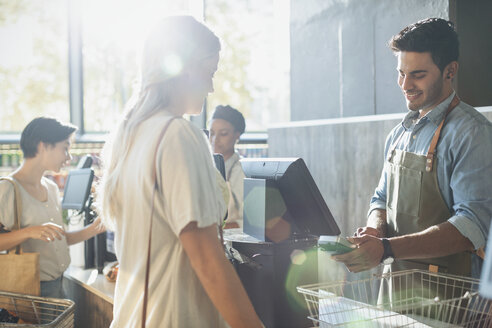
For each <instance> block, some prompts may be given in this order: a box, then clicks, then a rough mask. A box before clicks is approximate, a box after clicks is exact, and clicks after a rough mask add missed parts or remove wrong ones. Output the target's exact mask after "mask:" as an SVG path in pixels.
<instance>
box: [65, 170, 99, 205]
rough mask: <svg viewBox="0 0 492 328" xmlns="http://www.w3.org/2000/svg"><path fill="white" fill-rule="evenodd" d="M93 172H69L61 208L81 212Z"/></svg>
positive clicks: (89, 188)
mask: <svg viewBox="0 0 492 328" xmlns="http://www.w3.org/2000/svg"><path fill="white" fill-rule="evenodd" d="M93 178H94V171H93V170H92V169H90V168H86V169H77V170H71V171H70V172H69V173H68V177H67V182H66V183H65V188H64V191H63V200H62V208H63V209H70V210H79V211H80V210H82V209H83V208H84V206H85V203H86V202H87V199H88V198H89V194H90V191H91V185H92V180H93Z"/></svg>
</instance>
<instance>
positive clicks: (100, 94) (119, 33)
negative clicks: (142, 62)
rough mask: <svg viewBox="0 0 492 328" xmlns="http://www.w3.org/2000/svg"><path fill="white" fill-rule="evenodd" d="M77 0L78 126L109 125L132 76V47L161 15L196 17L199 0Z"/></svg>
mask: <svg viewBox="0 0 492 328" xmlns="http://www.w3.org/2000/svg"><path fill="white" fill-rule="evenodd" d="M81 6H82V19H83V20H82V44H83V48H82V53H83V79H84V91H83V92H84V126H85V130H86V132H89V133H90V132H106V131H109V130H110V129H111V128H112V127H113V126H114V125H115V124H116V122H117V121H118V119H119V118H120V117H121V115H122V113H123V111H124V107H125V104H126V103H127V101H128V100H129V98H130V97H131V96H132V94H133V91H134V89H135V87H136V82H137V78H138V67H139V63H138V62H137V52H138V51H139V50H140V49H141V47H142V42H143V40H144V39H145V36H146V34H147V31H148V30H149V29H150V28H151V27H152V25H154V24H155V23H156V21H157V20H158V19H160V18H162V17H164V16H166V15H172V14H188V15H193V16H195V17H197V19H202V17H203V2H202V0H187V1H173V0H164V1H163V0H148V1H136V0H127V1H121V0H85V1H83V2H82V3H81Z"/></svg>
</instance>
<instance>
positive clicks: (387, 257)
mask: <svg viewBox="0 0 492 328" xmlns="http://www.w3.org/2000/svg"><path fill="white" fill-rule="evenodd" d="M381 241H382V243H383V257H382V258H381V263H383V264H385V265H387V264H391V263H393V261H394V260H395V256H394V255H393V250H392V249H391V244H390V242H389V240H388V239H387V238H381Z"/></svg>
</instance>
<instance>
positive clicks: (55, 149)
mask: <svg viewBox="0 0 492 328" xmlns="http://www.w3.org/2000/svg"><path fill="white" fill-rule="evenodd" d="M75 131H76V127H74V126H72V125H69V124H63V123H61V122H60V121H58V120H56V119H53V118H48V117H38V118H36V119H34V120H32V121H31V122H30V123H29V124H28V125H27V126H26V127H25V128H24V130H23V131H22V135H21V140H20V146H21V149H22V152H23V154H24V161H23V163H22V165H21V166H20V167H19V168H18V169H17V170H16V171H15V172H13V173H12V174H11V175H10V177H12V178H13V180H14V182H15V183H16V184H17V187H18V189H19V192H20V196H21V202H22V216H21V218H20V225H21V229H20V230H13V231H11V230H12V228H13V226H14V220H15V218H14V196H15V193H14V187H13V185H12V184H11V183H10V182H8V181H0V229H1V230H2V231H3V232H4V233H0V251H3V250H8V249H11V248H13V247H16V246H17V245H19V244H22V248H23V251H24V252H37V253H39V254H40V258H39V266H40V280H41V296H44V297H57V298H62V297H63V290H62V276H63V272H64V271H65V270H66V269H67V267H68V265H69V264H70V255H69V251H68V245H72V244H75V243H78V242H80V241H83V240H86V239H88V238H90V237H92V236H94V235H96V234H97V233H99V232H102V230H101V229H100V227H101V225H99V221H98V220H97V222H94V223H93V224H91V225H89V226H87V227H86V228H84V229H82V230H79V231H76V232H67V231H65V230H64V229H63V221H62V213H61V205H60V197H59V195H60V193H59V190H58V186H57V185H56V184H55V183H54V182H52V181H51V180H49V179H48V178H46V177H44V174H45V172H46V171H52V172H59V171H60V169H61V168H62V167H63V166H64V165H65V164H66V163H67V161H69V160H70V159H71V156H70V153H69V150H70V145H71V138H72V135H73V133H74V132H75ZM19 274H22V273H19Z"/></svg>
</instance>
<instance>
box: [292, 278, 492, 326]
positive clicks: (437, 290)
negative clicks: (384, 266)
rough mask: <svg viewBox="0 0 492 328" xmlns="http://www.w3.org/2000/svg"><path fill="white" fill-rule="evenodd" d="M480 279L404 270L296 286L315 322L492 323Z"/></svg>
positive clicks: (355, 324) (418, 324)
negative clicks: (341, 280) (480, 291)
mask: <svg viewBox="0 0 492 328" xmlns="http://www.w3.org/2000/svg"><path fill="white" fill-rule="evenodd" d="M479 283H480V281H479V280H478V279H472V278H466V277H459V276H454V275H447V274H441V273H432V272H428V271H422V270H406V271H399V272H390V273H384V274H377V275H374V276H372V277H371V278H368V279H364V280H358V281H344V282H335V283H324V284H313V285H306V286H299V287H297V291H298V292H299V293H301V294H303V295H304V297H305V300H306V302H307V305H308V308H309V317H308V318H309V319H311V320H312V321H313V322H314V325H315V326H316V327H350V328H354V327H357V328H358V327H360V328H362V327H363V328H366V327H370V328H372V327H422V328H423V327H439V328H440V327H492V315H491V311H492V310H491V306H490V304H491V303H490V301H489V300H488V299H485V298H482V297H481V296H480V295H479V294H478V288H479ZM381 285H385V286H386V288H382V289H381Z"/></svg>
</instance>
